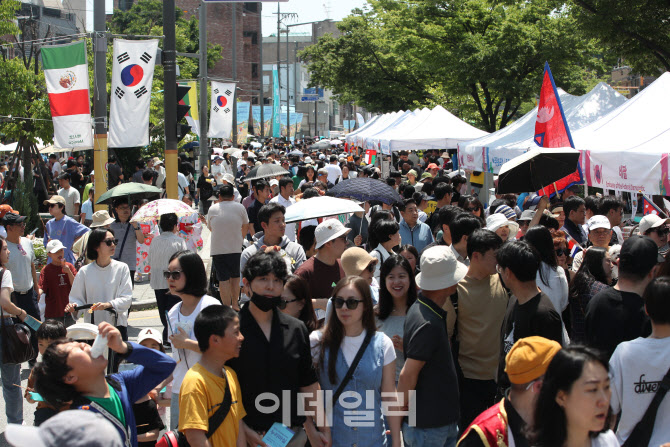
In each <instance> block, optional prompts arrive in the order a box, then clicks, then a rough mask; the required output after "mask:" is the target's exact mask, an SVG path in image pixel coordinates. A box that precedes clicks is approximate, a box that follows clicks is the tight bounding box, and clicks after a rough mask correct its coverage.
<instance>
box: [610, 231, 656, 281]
mask: <svg viewBox="0 0 670 447" xmlns="http://www.w3.org/2000/svg"><path fill="white" fill-rule="evenodd" d="M663 261H664V259H663V256H661V255H660V254H659V253H658V247H657V246H656V242H654V241H653V240H652V239H651V238H650V237H649V236H639V235H634V236H631V237H629V238H628V239H626V240H625V241H624V243H623V245H621V253H620V254H619V271H620V272H627V273H632V274H634V275H640V276H644V275H646V274H647V273H649V271H651V269H652V268H654V266H655V265H656V264H658V263H659V262H663Z"/></svg>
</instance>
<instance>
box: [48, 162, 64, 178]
mask: <svg viewBox="0 0 670 447" xmlns="http://www.w3.org/2000/svg"><path fill="white" fill-rule="evenodd" d="M62 171H63V168H62V167H61V165H60V163H59V162H57V161H54V165H53V166H52V167H51V173H52V174H53V176H54V177H56V176H57V175H60V173H61V172H62Z"/></svg>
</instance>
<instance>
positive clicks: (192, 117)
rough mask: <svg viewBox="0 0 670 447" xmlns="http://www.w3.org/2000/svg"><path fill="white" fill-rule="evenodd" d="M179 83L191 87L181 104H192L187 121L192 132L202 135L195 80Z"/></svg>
mask: <svg viewBox="0 0 670 447" xmlns="http://www.w3.org/2000/svg"><path fill="white" fill-rule="evenodd" d="M178 84H179V85H185V86H187V87H191V90H189V91H188V93H187V94H186V96H184V97H183V98H182V99H181V101H179V104H182V105H187V106H191V110H189V111H188V113H187V114H186V122H187V123H188V125H189V126H191V132H193V133H195V134H196V135H197V136H198V137H200V117H199V116H198V92H197V86H196V82H195V81H186V82H179V83H178Z"/></svg>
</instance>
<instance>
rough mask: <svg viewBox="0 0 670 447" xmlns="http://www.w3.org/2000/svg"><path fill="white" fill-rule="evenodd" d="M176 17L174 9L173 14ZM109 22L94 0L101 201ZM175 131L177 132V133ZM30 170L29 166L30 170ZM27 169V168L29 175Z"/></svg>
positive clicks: (95, 104)
mask: <svg viewBox="0 0 670 447" xmlns="http://www.w3.org/2000/svg"><path fill="white" fill-rule="evenodd" d="M172 12H173V13H174V9H173V11H172ZM106 27H107V21H106V17H105V0H95V3H94V4H93V29H94V34H95V39H94V40H93V51H94V56H93V63H94V68H93V70H94V84H95V88H94V89H93V110H94V122H95V135H94V140H93V148H94V150H93V169H94V170H95V172H97V175H96V176H95V185H94V186H95V191H96V192H95V195H96V197H100V196H101V195H102V194H104V193H105V191H107V175H108V174H107V29H106ZM175 130H176V129H175ZM28 167H29V166H28ZM27 170H28V168H26V172H27ZM105 209H107V205H95V210H96V211H102V210H105Z"/></svg>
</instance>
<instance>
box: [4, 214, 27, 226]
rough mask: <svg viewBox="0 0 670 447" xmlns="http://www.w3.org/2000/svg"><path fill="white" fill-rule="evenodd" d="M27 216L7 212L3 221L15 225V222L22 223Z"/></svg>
mask: <svg viewBox="0 0 670 447" xmlns="http://www.w3.org/2000/svg"><path fill="white" fill-rule="evenodd" d="M26 219H27V218H26V217H25V216H19V215H18V214H14V213H7V214H5V217H4V218H3V219H2V223H4V224H5V225H15V224H20V223H21V222H23V221H24V220H26Z"/></svg>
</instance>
